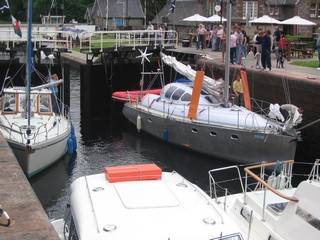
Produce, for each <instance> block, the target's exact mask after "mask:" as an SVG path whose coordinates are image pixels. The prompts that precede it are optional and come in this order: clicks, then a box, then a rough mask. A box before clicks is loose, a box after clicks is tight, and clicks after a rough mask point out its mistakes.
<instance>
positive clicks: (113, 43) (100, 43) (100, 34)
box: [79, 30, 178, 53]
mask: <svg viewBox="0 0 320 240" xmlns="http://www.w3.org/2000/svg"><path fill="white" fill-rule="evenodd" d="M79 41H80V42H79V44H80V45H79V47H80V51H85V50H87V51H89V53H90V52H92V49H99V50H100V51H101V52H102V51H103V50H104V49H105V48H114V50H115V51H117V50H118V48H120V47H132V49H136V47H146V46H151V47H153V48H154V49H156V48H159V47H176V46H177V44H178V33H177V32H176V31H173V30H170V31H160V30H154V31H149V30H130V31H95V32H91V33H90V34H88V32H83V33H80V35H79Z"/></svg>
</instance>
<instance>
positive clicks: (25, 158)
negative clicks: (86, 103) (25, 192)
mask: <svg viewBox="0 0 320 240" xmlns="http://www.w3.org/2000/svg"><path fill="white" fill-rule="evenodd" d="M69 135H70V129H68V131H66V132H65V133H64V134H62V135H59V136H57V137H55V138H53V139H51V140H48V141H44V142H42V143H38V144H31V145H30V146H26V145H25V144H23V145H22V144H21V143H17V142H13V141H11V140H10V139H7V140H8V143H9V145H10V147H11V148H12V150H13V152H14V154H15V156H16V158H17V159H18V161H19V163H20V165H21V167H22V169H23V171H24V172H25V174H26V175H27V176H28V177H32V176H33V175H35V174H37V173H38V172H40V171H42V170H43V169H45V168H47V167H49V166H50V165H52V164H53V163H55V162H56V161H57V160H59V158H61V157H62V156H63V155H64V154H65V153H66V152H67V141H68V137H69Z"/></svg>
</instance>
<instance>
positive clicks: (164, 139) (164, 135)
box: [162, 129, 169, 142]
mask: <svg viewBox="0 0 320 240" xmlns="http://www.w3.org/2000/svg"><path fill="white" fill-rule="evenodd" d="M162 139H163V141H165V142H168V140H169V131H168V129H165V130H163V132H162Z"/></svg>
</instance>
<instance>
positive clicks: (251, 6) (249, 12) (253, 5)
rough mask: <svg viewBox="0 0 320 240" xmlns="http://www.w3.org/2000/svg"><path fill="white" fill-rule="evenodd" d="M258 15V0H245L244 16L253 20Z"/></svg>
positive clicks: (243, 6)
mask: <svg viewBox="0 0 320 240" xmlns="http://www.w3.org/2000/svg"><path fill="white" fill-rule="evenodd" d="M257 17H258V1H243V5H242V18H243V19H247V20H251V19H254V18H257Z"/></svg>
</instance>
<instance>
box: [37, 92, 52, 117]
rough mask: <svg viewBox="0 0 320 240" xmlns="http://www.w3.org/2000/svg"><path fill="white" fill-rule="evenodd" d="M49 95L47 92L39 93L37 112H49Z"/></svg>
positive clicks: (50, 110)
mask: <svg viewBox="0 0 320 240" xmlns="http://www.w3.org/2000/svg"><path fill="white" fill-rule="evenodd" d="M51 112H52V108H51V96H50V95H49V94H40V95H39V113H51Z"/></svg>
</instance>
